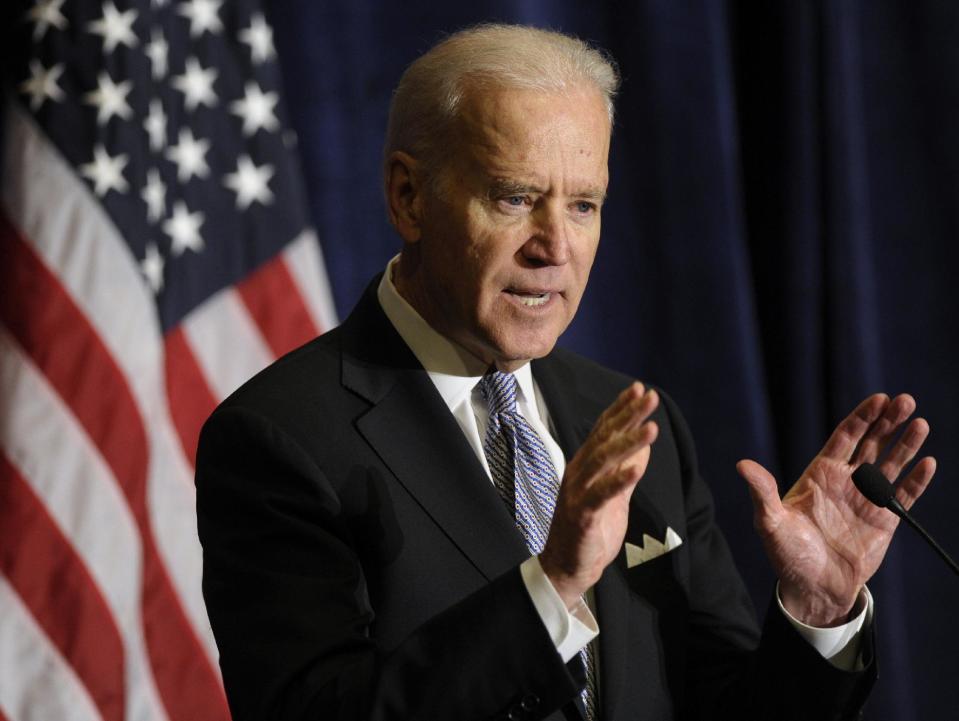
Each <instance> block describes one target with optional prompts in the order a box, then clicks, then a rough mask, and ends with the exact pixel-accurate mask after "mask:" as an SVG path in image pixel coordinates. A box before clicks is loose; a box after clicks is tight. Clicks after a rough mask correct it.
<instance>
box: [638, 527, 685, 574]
mask: <svg viewBox="0 0 959 721" xmlns="http://www.w3.org/2000/svg"><path fill="white" fill-rule="evenodd" d="M682 545H683V539H682V538H680V537H679V534H678V533H676V531H674V530H673V529H672V528H669V527H668V526H667V528H666V540H665V541H658V540H656V539H655V538H653V537H652V536H650V535H649V534H647V533H644V534H643V545H642V546H634V545H633V544H632V543H627V544H626V568H632V567H633V566H638V565H639V564H641V563H646V561H651V560H653V559H654V558H657V557H659V556H662V555H663V554H664V553H668V552H669V551H672V550H674V549H677V548H679V547H680V546H682Z"/></svg>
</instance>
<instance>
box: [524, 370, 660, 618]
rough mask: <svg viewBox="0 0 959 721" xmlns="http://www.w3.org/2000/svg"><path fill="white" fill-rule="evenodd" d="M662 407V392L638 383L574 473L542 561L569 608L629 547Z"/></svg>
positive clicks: (591, 440)
mask: <svg viewBox="0 0 959 721" xmlns="http://www.w3.org/2000/svg"><path fill="white" fill-rule="evenodd" d="M658 405H659V396H658V395H657V394H656V391H654V390H648V391H647V390H646V389H645V388H644V387H643V385H642V384H641V383H634V384H633V385H631V386H630V387H629V388H627V389H626V390H624V391H623V392H622V393H620V395H619V397H618V398H617V399H616V400H615V401H614V402H613V404H612V405H611V406H610V407H609V408H607V409H606V410H605V411H604V412H603V415H601V416H600V417H599V420H598V421H597V422H596V426H595V427H594V428H593V430H592V432H591V433H590V434H589V437H588V438H587V439H586V442H585V443H583V445H582V447H580V449H579V451H577V453H576V455H575V456H573V458H572V460H571V461H570V462H569V464H567V466H566V472H565V473H564V474H563V482H562V485H561V486H560V491H559V496H558V497H557V499H556V509H555V511H554V512H553V520H552V523H551V525H550V530H549V538H548V539H547V540H546V546H545V548H544V549H543V552H542V553H541V554H540V556H539V560H540V564H541V565H542V567H543V571H544V573H545V574H546V576H547V577H548V578H549V579H550V581H551V582H552V584H553V587H554V588H555V589H556V590H557V592H558V593H559V595H560V597H561V598H562V599H563V602H564V603H565V604H566V606H567V608H572V607H573V605H574V604H575V603H576V602H577V601H578V600H579V599H580V597H581V596H582V595H583V593H585V592H586V590H587V589H588V588H590V587H591V586H592V585H593V584H594V583H596V581H598V580H599V577H600V575H602V573H603V569H604V568H606V566H608V565H609V564H610V562H612V560H613V559H614V558H615V557H616V554H618V553H619V551H620V549H621V548H622V546H623V539H624V538H625V536H626V524H627V521H628V519H629V498H630V496H631V495H632V493H633V489H634V488H635V487H636V484H637V483H638V482H639V479H640V478H642V476H643V473H645V472H646V465H647V464H648V462H649V449H650V444H652V442H653V441H654V440H656V435H657V434H658V432H659V429H658V428H657V426H656V424H655V423H654V422H653V421H650V420H648V419H649V416H650V414H651V413H652V412H653V411H654V410H656V407H657V406H658Z"/></svg>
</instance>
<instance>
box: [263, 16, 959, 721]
mask: <svg viewBox="0 0 959 721" xmlns="http://www.w3.org/2000/svg"><path fill="white" fill-rule="evenodd" d="M270 10H271V18H272V21H273V24H274V29H275V37H276V45H277V50H278V52H279V54H280V60H281V62H282V65H283V71H284V79H285V86H286V90H287V95H286V97H287V102H288V105H289V108H290V112H291V116H292V122H293V125H294V127H295V128H296V130H297V132H298V133H299V149H300V155H301V159H302V163H303V170H304V173H305V179H306V183H307V189H308V195H309V199H310V202H311V206H312V212H313V216H312V217H313V221H314V223H315V225H316V227H317V229H318V232H319V235H320V238H321V239H322V241H323V245H324V254H325V258H326V262H327V267H328V269H329V273H330V280H331V283H332V286H333V292H334V296H335V299H336V304H337V310H338V312H339V315H340V317H345V315H346V313H347V312H348V311H349V309H350V308H351V307H352V305H353V303H354V302H355V301H356V299H357V298H358V297H359V295H360V293H361V291H362V289H363V288H364V287H365V285H366V283H367V282H368V280H369V278H370V276H371V275H372V274H373V273H375V272H377V271H378V270H380V269H382V268H383V266H384V264H385V262H386V260H387V259H388V258H389V257H391V255H392V254H393V253H395V252H396V251H397V249H398V240H397V237H396V236H395V235H394V234H393V233H392V232H391V229H390V228H389V226H388V224H387V223H386V221H385V212H384V209H383V202H382V199H381V198H382V190H381V180H380V178H381V170H380V158H381V156H380V153H381V148H382V137H383V132H384V128H385V124H386V113H387V106H388V102H389V98H390V93H391V91H392V88H393V87H394V85H395V84H396V81H397V79H398V78H399V75H400V73H401V71H402V69H403V68H404V67H405V66H406V65H407V64H408V63H409V62H410V61H412V60H413V59H414V58H415V57H416V56H417V55H418V54H419V53H421V52H423V51H424V50H426V49H427V48H428V47H429V46H430V45H431V44H433V43H434V42H435V41H436V40H437V39H439V38H440V37H441V36H442V34H443V33H444V32H450V31H453V30H456V29H458V28H461V27H464V26H467V25H470V24H474V23H477V22H484V21H507V22H521V23H529V24H534V25H539V26H543V27H550V28H555V29H560V30H564V31H567V32H571V33H574V34H577V35H579V36H581V37H583V38H586V39H589V40H591V41H594V42H596V43H597V44H599V45H601V46H603V47H605V48H606V49H608V50H609V51H610V53H612V55H613V56H614V58H615V59H616V60H617V62H618V63H619V65H620V69H621V71H622V75H623V78H624V81H623V85H622V91H621V94H620V97H619V101H618V116H617V121H616V127H615V130H614V138H613V146H612V157H611V162H610V174H611V179H610V192H609V199H608V202H607V205H606V206H605V208H604V211H603V236H602V241H601V243H600V249H599V254H598V257H597V260H596V265H595V266H594V269H593V273H592V277H591V281H590V286H589V288H588V290H587V293H586V296H585V299H584V301H583V305H582V306H581V308H580V311H579V315H578V316H577V318H576V320H575V321H574V323H573V325H572V326H571V327H570V329H569V331H568V332H567V333H566V335H565V336H564V337H563V338H562V339H561V344H562V345H565V346H567V347H569V348H572V349H574V350H577V351H579V352H581V353H584V354H585V355H587V356H590V357H592V358H594V359H596V360H599V361H601V362H603V363H606V364H608V365H610V366H612V367H614V368H616V369H619V370H621V371H624V372H627V373H630V374H634V375H636V376H638V377H640V378H642V379H644V380H648V381H651V382H654V383H656V384H659V385H660V386H662V387H663V388H665V389H666V390H667V391H668V392H669V393H670V394H671V395H673V396H674V397H675V398H676V399H677V400H678V401H679V403H680V406H681V407H682V408H683V409H684V411H685V413H686V415H687V416H688V419H689V421H690V424H691V425H692V428H693V431H694V433H695V436H696V438H697V442H698V450H699V455H700V460H701V465H702V468H703V472H704V474H705V475H706V477H707V480H708V481H709V482H710V483H711V485H712V488H713V491H714V493H715V495H716V499H717V504H718V508H719V511H718V512H719V520H720V522H721V524H722V527H723V529H724V530H725V532H726V534H727V536H728V537H729V540H730V542H731V544H732V546H733V550H734V552H735V554H736V557H737V559H738V561H739V564H740V568H741V570H742V572H743V575H744V576H745V578H746V580H747V582H748V584H749V587H750V590H751V592H752V594H753V597H754V600H755V603H756V605H757V608H758V609H759V610H760V612H762V611H764V610H765V608H766V606H767V604H768V601H769V599H770V597H771V593H772V584H773V579H772V578H771V574H770V572H769V571H768V568H767V564H766V561H765V557H764V555H763V552H762V550H761V548H760V547H759V543H758V541H757V540H756V536H755V534H754V531H753V529H752V519H751V506H750V502H749V498H748V495H747V492H746V489H745V485H744V482H743V481H741V480H740V479H739V477H738V475H737V474H736V472H735V469H734V464H735V462H736V461H737V460H738V459H740V458H743V457H752V458H755V459H757V460H759V461H761V462H762V463H764V464H766V465H767V466H768V467H769V468H770V470H772V471H773V472H774V474H775V475H776V476H777V478H778V479H779V480H780V486H781V487H782V488H783V490H785V488H787V487H788V484H789V483H791V482H792V480H794V479H795V478H796V477H797V476H798V474H799V473H800V472H801V471H802V469H803V467H804V465H805V464H806V463H807V462H808V460H809V459H810V458H812V456H813V455H814V454H815V452H816V451H817V450H818V449H819V447H820V446H821V445H822V443H823V442H824V441H825V439H826V437H827V435H828V433H829V432H830V431H831V430H832V428H833V427H834V426H835V424H836V423H837V422H838V421H839V420H840V419H841V418H842V417H843V416H844V415H845V414H846V413H847V412H848V411H849V410H851V409H852V408H853V407H854V406H855V404H856V403H857V402H858V401H859V400H860V399H861V398H863V397H865V396H866V395H867V394H869V393H871V392H874V391H878V390H882V391H886V392H889V393H896V392H902V391H908V392H910V393H912V394H914V395H915V396H916V398H917V400H918V405H919V411H920V413H921V414H923V416H924V417H925V418H927V419H928V420H929V422H930V425H931V427H932V434H931V436H930V440H929V441H928V450H929V452H930V453H931V454H933V455H934V456H935V457H936V458H937V460H938V461H939V468H940V470H939V474H938V476H937V478H936V480H935V481H934V485H933V486H932V488H931V490H930V491H929V492H928V494H927V496H926V497H925V498H923V499H922V501H921V502H920V503H919V505H918V506H917V508H916V513H917V515H918V516H919V518H920V519H921V520H922V521H924V522H925V523H926V524H927V527H928V528H929V530H930V531H931V532H932V533H933V534H934V535H935V536H937V537H938V539H939V540H940V542H941V543H942V544H943V545H945V546H946V547H947V548H951V549H953V550H954V552H956V553H959V530H957V527H956V525H955V524H954V523H950V519H951V518H954V517H955V515H956V513H957V511H959V488H957V487H956V485H954V484H955V483H956V479H957V478H959V421H957V415H956V411H955V409H956V407H957V405H959V378H957V370H959V364H957V362H956V360H955V359H956V356H957V352H959V320H957V316H959V302H957V298H959V295H957V292H956V289H955V284H956V283H957V281H959V278H957V277H956V274H957V272H959V243H957V230H959V202H957V201H959V135H957V133H956V130H955V129H956V128H957V127H959V6H956V5H955V4H952V3H944V2H931V1H927V2H917V1H916V0H898V1H893V0H881V1H880V2H872V1H871V0H844V1H843V2H834V1H832V0H821V1H820V2H764V3H732V2H722V1H721V0H701V1H700V2H692V1H689V2H677V1H676V0H662V1H660V2H595V3H581V2H574V1H572V0H571V1H569V2H545V1H543V2H506V1H505V0H504V1H501V2H493V1H489V0H475V1H474V2H470V3H444V4H438V3H432V2H422V1H420V2H416V1H411V2H403V3H379V2H362V1H361V0H356V1H355V2H352V3H336V4H334V3H314V2H311V1H310V0H274V2H273V3H272V5H271V8H270ZM871 589H872V591H873V593H874V595H875V597H876V608H877V624H878V633H879V644H880V648H881V654H882V655H881V658H880V662H881V665H880V681H879V684H878V686H877V689H876V691H875V693H874V694H873V697H872V700H871V701H870V703H869V706H868V713H867V718H868V719H872V720H876V721H892V720H893V719H895V720H896V721H914V720H915V721H919V720H920V719H927V718H951V717H953V716H954V715H955V713H956V711H957V709H959V685H957V684H956V683H955V679H956V678H959V654H957V653H956V652H955V649H956V647H957V646H959V631H957V630H956V625H955V624H954V623H953V616H954V615H955V610H954V609H955V608H956V607H957V604H959V579H955V578H953V577H951V576H950V574H949V571H948V569H946V568H945V567H944V566H942V565H941V563H940V561H939V560H938V559H937V558H935V557H934V556H933V554H932V552H931V551H929V550H928V549H927V548H925V547H924V546H923V545H921V543H920V542H919V541H918V540H917V539H916V538H915V537H914V535H913V534H912V532H911V530H909V529H906V528H903V529H901V531H900V533H898V534H897V537H896V539H895V540H894V542H893V545H892V548H891V550H890V553H889V556H888V557H887V559H886V563H885V565H884V566H883V568H882V570H881V571H880V572H879V574H878V575H877V576H876V578H875V579H874V580H873V582H872V583H871Z"/></svg>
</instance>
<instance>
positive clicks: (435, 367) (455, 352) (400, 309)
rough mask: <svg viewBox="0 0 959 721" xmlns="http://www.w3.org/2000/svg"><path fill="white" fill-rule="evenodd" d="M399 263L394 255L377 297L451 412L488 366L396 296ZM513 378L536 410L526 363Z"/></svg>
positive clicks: (514, 373) (530, 374)
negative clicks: (395, 279)
mask: <svg viewBox="0 0 959 721" xmlns="http://www.w3.org/2000/svg"><path fill="white" fill-rule="evenodd" d="M398 260H399V256H398V255H397V256H396V257H394V258H393V259H392V260H391V261H390V262H389V264H388V265H387V266H386V271H385V272H384V273H383V277H382V279H381V280H380V285H379V287H378V288H377V290H376V297H377V299H378V300H379V302H380V306H381V307H382V308H383V312H384V313H385V314H386V317H387V318H389V320H390V322H391V323H392V324H393V327H394V328H396V332H397V333H399V334H400V337H401V338H402V339H403V341H404V342H405V343H406V345H408V346H409V347H410V350H412V351H413V355H415V356H416V359H417V360H418V361H419V362H420V363H421V364H422V366H423V368H425V369H426V372H427V373H428V374H429V377H430V380H432V381H433V384H434V385H435V386H436V390H438V391H439V392H440V395H441V396H442V397H443V401H444V402H445V403H446V405H447V407H448V408H449V409H450V410H453V409H454V408H456V407H457V406H458V405H459V404H460V403H462V402H463V401H464V400H468V399H469V396H470V393H472V391H473V388H475V387H476V384H477V383H479V382H480V379H481V378H482V377H483V375H484V374H485V373H486V369H487V366H486V364H485V363H483V361H481V360H480V359H479V358H477V357H476V356H475V355H473V354H472V353H470V352H469V351H468V350H466V349H465V348H463V346H461V345H460V344H459V343H456V342H455V341H453V340H450V339H449V338H447V337H446V336H444V335H442V334H441V333H439V332H437V331H436V330H434V329H433V328H432V327H431V326H430V324H429V323H427V322H426V321H425V320H424V319H423V317H422V316H421V315H420V314H419V313H417V312H416V310H415V309H414V308H413V306H411V305H410V304H409V303H407V302H406V299H404V298H403V297H402V296H401V295H400V294H399V292H398V291H397V290H396V286H395V285H393V267H394V266H395V265H396V262H397V261H398ZM513 375H514V376H515V377H516V383H517V385H518V386H519V388H520V392H521V393H522V399H521V400H525V401H526V402H527V403H528V404H529V405H530V406H535V400H534V399H535V397H536V396H535V395H534V393H533V374H532V372H531V371H530V365H529V363H524V364H523V365H522V366H520V367H519V368H517V369H516V370H514V371H513Z"/></svg>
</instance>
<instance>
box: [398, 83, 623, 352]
mask: <svg viewBox="0 0 959 721" xmlns="http://www.w3.org/2000/svg"><path fill="white" fill-rule="evenodd" d="M456 123H457V125H456V126H455V130H454V141H453V143H451V146H452V147H450V158H449V160H448V161H447V162H446V163H445V167H444V168H443V169H442V171H441V176H440V178H439V182H438V185H439V187H440V188H441V190H440V191H439V192H438V193H431V192H426V193H424V195H423V196H422V197H423V199H422V208H421V211H422V212H421V216H420V218H421V222H420V224H419V227H418V230H417V233H416V235H417V236H418V237H415V238H414V239H413V240H414V244H415V245H416V246H417V247H415V248H411V247H409V246H410V243H409V240H410V238H409V237H407V247H406V248H404V256H407V255H409V256H413V257H415V261H414V262H411V263H406V261H407V260H408V258H406V257H404V262H403V263H401V272H400V274H399V275H400V277H398V278H397V286H398V288H399V290H400V292H401V293H402V294H403V295H404V296H405V297H407V299H408V300H410V302H411V303H412V304H413V306H414V307H415V308H416V309H417V310H418V311H419V312H420V314H421V315H423V317H424V318H425V319H426V320H427V322H429V323H430V325H432V326H433V327H434V328H436V329H437V330H438V331H440V332H441V333H443V334H444V335H447V336H449V337H451V338H453V339H454V340H455V341H457V342H458V343H459V344H460V345H462V346H464V347H465V348H466V349H468V350H469V351H471V352H472V353H473V354H474V355H476V356H478V357H479V358H481V359H482V360H483V361H485V362H487V363H490V364H493V363H495V364H496V365H497V366H499V367H500V368H501V369H503V370H511V369H513V368H515V367H517V366H519V365H521V364H522V363H523V362H525V361H527V360H529V359H531V358H539V357H542V356H544V355H546V354H547V353H549V351H550V350H551V349H552V348H553V345H554V344H555V343H556V339H557V338H558V337H559V335H560V333H562V332H563V331H564V330H565V329H566V327H567V326H568V325H569V323H570V321H571V320H572V319H573V315H575V313H576V309H577V307H578V305H579V301H580V298H581V297H582V294H583V290H584V289H585V287H586V281H587V279H588V277H589V270H590V268H591V266H592V264H593V258H594V256H595V254H596V247H597V244H598V243H599V231H600V208H601V205H602V202H603V198H604V196H605V193H606V185H607V182H608V170H607V158H608V155H609V140H610V124H609V119H608V115H607V111H606V107H605V104H604V102H603V99H602V97H601V96H600V94H599V92H598V91H596V90H595V89H593V88H590V87H583V88H579V89H572V90H569V91H567V92H542V91H532V90H516V89H494V90H486V91H474V92H473V93H471V94H469V95H468V97H467V99H466V101H465V102H464V104H463V107H462V110H461V114H460V117H459V118H458V119H457V121H456ZM408 251H413V252H411V253H408Z"/></svg>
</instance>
